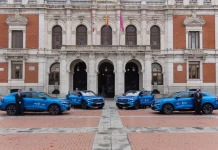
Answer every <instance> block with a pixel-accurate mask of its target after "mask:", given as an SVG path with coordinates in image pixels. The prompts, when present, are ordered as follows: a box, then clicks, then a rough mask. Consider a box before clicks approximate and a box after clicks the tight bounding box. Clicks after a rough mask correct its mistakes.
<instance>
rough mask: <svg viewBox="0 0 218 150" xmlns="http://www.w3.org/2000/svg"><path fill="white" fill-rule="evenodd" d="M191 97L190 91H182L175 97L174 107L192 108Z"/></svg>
mask: <svg viewBox="0 0 218 150" xmlns="http://www.w3.org/2000/svg"><path fill="white" fill-rule="evenodd" d="M192 102H193V98H192V97H191V94H190V92H183V93H181V94H179V95H178V96H177V97H176V100H175V107H176V109H192V108H193V105H192Z"/></svg>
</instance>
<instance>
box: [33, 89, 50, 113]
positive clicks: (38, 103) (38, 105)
mask: <svg viewBox="0 0 218 150" xmlns="http://www.w3.org/2000/svg"><path fill="white" fill-rule="evenodd" d="M44 98H45V96H44V95H42V94H40V93H37V92H33V93H32V99H33V100H34V108H35V109H36V110H46V106H47V104H46V99H44Z"/></svg>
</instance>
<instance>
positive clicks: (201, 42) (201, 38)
mask: <svg viewBox="0 0 218 150" xmlns="http://www.w3.org/2000/svg"><path fill="white" fill-rule="evenodd" d="M200 49H203V35H202V31H200Z"/></svg>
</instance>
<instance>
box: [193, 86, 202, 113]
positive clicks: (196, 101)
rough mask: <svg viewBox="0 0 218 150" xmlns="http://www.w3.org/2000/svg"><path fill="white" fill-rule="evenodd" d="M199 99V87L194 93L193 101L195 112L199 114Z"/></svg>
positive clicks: (200, 98)
mask: <svg viewBox="0 0 218 150" xmlns="http://www.w3.org/2000/svg"><path fill="white" fill-rule="evenodd" d="M201 100H202V94H201V93H200V89H197V90H196V93H195V94H194V103H195V114H196V115H197V114H198V115H201Z"/></svg>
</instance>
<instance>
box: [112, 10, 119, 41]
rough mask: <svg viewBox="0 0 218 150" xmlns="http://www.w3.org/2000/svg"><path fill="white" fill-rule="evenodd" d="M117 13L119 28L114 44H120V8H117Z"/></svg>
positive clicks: (117, 25) (117, 26)
mask: <svg viewBox="0 0 218 150" xmlns="http://www.w3.org/2000/svg"><path fill="white" fill-rule="evenodd" d="M116 13H117V15H116V21H117V22H116V23H117V24H116V28H117V32H116V36H117V40H116V43H114V44H113V45H120V32H121V31H120V10H117V12H116Z"/></svg>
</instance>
